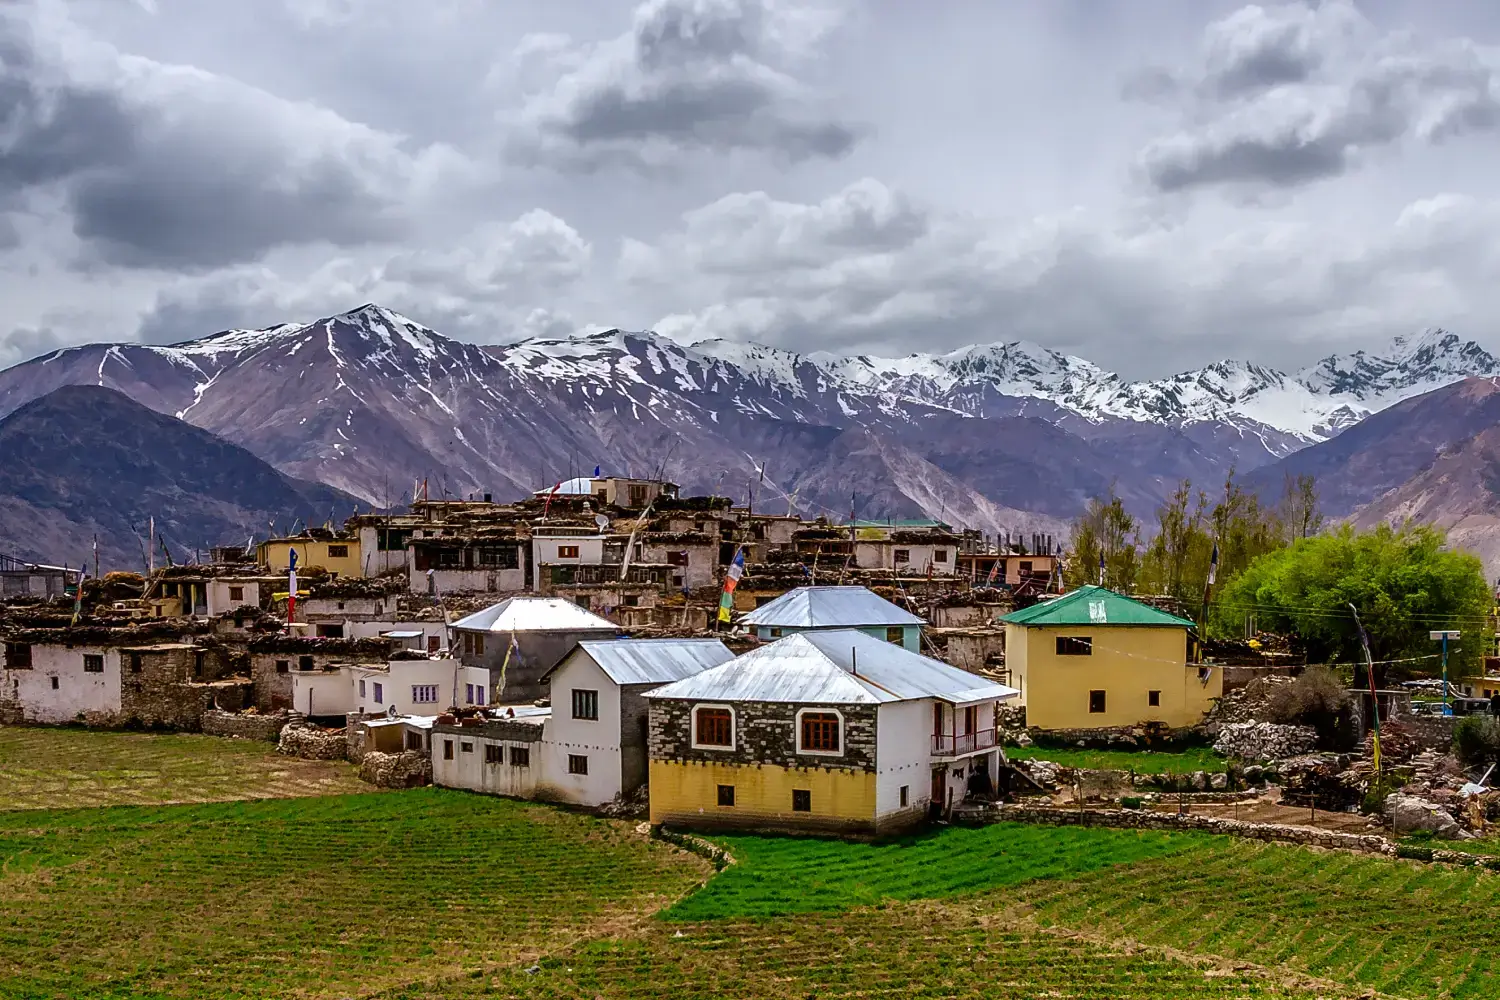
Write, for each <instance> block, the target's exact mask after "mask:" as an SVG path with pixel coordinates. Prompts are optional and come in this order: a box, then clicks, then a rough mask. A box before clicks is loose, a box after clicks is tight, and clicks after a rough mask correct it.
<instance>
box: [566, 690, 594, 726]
mask: <svg viewBox="0 0 1500 1000" xmlns="http://www.w3.org/2000/svg"><path fill="white" fill-rule="evenodd" d="M572 701H573V718H575V719H578V720H580V721H582V722H598V721H599V692H598V691H597V690H594V689H592V688H574V689H573V690H572Z"/></svg>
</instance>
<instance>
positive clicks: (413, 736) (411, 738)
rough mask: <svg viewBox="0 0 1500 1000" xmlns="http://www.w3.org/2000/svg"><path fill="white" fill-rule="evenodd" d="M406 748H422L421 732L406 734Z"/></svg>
mask: <svg viewBox="0 0 1500 1000" xmlns="http://www.w3.org/2000/svg"><path fill="white" fill-rule="evenodd" d="M406 749H408V750H420V749H422V734H421V733H407V734H406Z"/></svg>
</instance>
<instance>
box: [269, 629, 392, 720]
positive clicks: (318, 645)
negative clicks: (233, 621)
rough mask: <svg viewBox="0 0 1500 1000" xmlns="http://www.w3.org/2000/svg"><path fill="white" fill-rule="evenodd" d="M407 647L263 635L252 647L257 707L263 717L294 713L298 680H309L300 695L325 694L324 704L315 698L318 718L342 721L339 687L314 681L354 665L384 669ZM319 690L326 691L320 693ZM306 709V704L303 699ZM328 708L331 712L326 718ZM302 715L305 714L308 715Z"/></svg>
mask: <svg viewBox="0 0 1500 1000" xmlns="http://www.w3.org/2000/svg"><path fill="white" fill-rule="evenodd" d="M404 645H405V643H404V642H403V641H401V640H398V639H389V638H385V637H377V638H369V639H354V638H347V637H346V638H343V639H320V638H316V637H311V636H296V635H263V636H258V637H256V638H253V639H251V640H250V641H249V644H248V651H249V657H250V680H251V683H252V684H253V691H254V695H253V700H254V704H255V707H256V708H257V709H258V710H259V711H262V712H275V711H279V710H281V709H290V708H292V695H293V682H292V678H293V676H294V675H298V674H301V675H307V676H309V678H310V679H308V680H306V681H304V683H303V685H302V688H301V690H302V691H303V692H304V694H305V693H306V692H307V691H313V690H322V691H326V692H327V696H326V697H324V698H323V700H319V698H320V697H321V696H320V695H317V694H314V695H313V696H312V697H313V701H314V703H315V704H314V707H316V708H317V709H318V714H320V715H321V714H328V715H341V714H343V713H345V712H348V711H349V709H347V708H343V709H337V710H334V709H333V706H338V705H342V704H344V703H345V701H346V700H347V699H345V698H344V696H343V693H342V690H341V687H340V683H341V682H339V681H337V680H336V679H327V680H321V681H320V680H315V679H311V678H312V677H314V676H316V677H323V678H335V677H336V675H338V673H339V672H340V669H341V668H342V667H343V666H344V665H346V664H350V663H384V662H385V661H387V660H388V659H390V657H391V656H392V655H394V654H395V653H396V651H397V650H399V649H401V648H402V647H403V646H404ZM319 685H323V686H322V687H319ZM303 703H304V704H305V703H306V699H305V698H304V699H303ZM325 706H327V707H330V711H329V712H327V713H324V712H323V711H322V709H323V708H324V707H325ZM298 711H303V712H304V714H311V713H306V712H305V709H302V708H299V709H298Z"/></svg>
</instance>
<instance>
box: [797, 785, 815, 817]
mask: <svg viewBox="0 0 1500 1000" xmlns="http://www.w3.org/2000/svg"><path fill="white" fill-rule="evenodd" d="M792 812H799V813H810V812H812V789H811V788H794V789H792Z"/></svg>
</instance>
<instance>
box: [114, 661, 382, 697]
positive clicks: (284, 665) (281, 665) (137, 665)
mask: <svg viewBox="0 0 1500 1000" xmlns="http://www.w3.org/2000/svg"><path fill="white" fill-rule="evenodd" d="M130 669H131V670H139V669H141V661H140V660H139V659H137V658H136V657H135V656H134V654H132V655H131V658H130ZM290 669H292V664H291V661H290V660H277V661H276V672H277V673H278V674H284V673H286V672H287V671H288V670H290ZM360 693H361V694H363V693H364V692H360Z"/></svg>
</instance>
